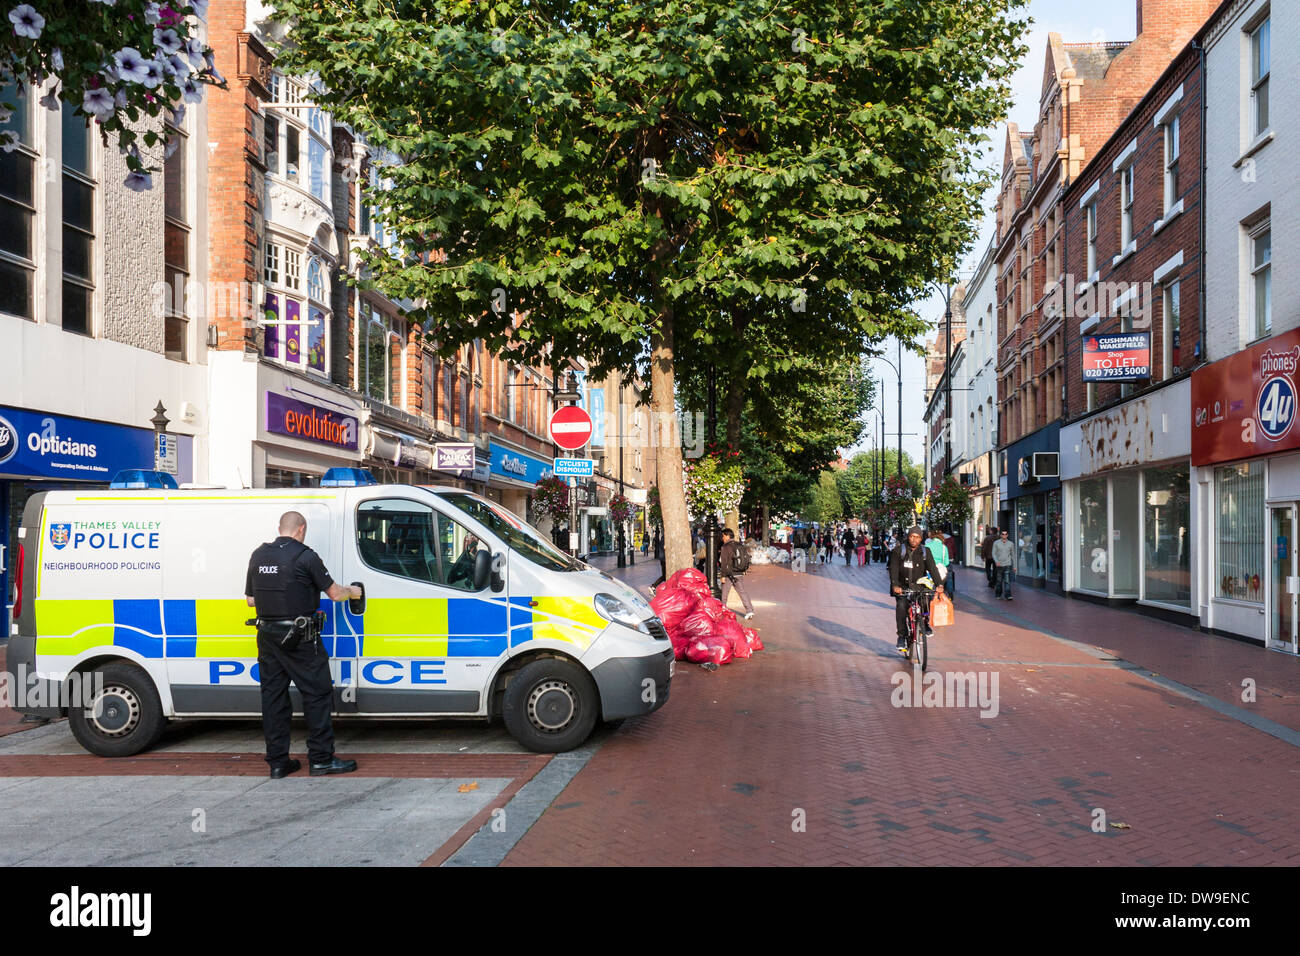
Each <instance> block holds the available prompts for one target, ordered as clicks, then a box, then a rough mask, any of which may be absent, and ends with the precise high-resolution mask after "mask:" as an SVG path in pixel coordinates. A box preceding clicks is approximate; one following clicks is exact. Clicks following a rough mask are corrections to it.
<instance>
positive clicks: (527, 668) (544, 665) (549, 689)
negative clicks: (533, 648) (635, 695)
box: [502, 658, 600, 754]
mask: <svg viewBox="0 0 1300 956" xmlns="http://www.w3.org/2000/svg"><path fill="white" fill-rule="evenodd" d="M599 716H600V696H599V694H598V693H597V692H596V684H595V682H594V681H593V680H592V679H591V677H590V675H589V674H588V673H587V672H586V671H585V670H583V669H582V668H581V667H578V666H577V665H576V664H570V663H568V662H567V661H561V660H555V659H553V658H546V659H543V660H538V661H533V662H532V663H531V664H526V665H524V666H523V667H522V668H520V670H519V672H518V673H516V674H515V675H514V677H513V678H512V679H511V681H510V684H509V686H507V687H506V696H505V700H504V702H503V707H502V718H503V719H504V720H505V724H506V729H507V730H509V731H510V736H511V737H514V738H515V740H517V741H519V743H521V744H523V745H524V746H525V747H527V748H528V749H529V750H531V751H533V752H534V753H541V754H556V753H563V752H564V751H566V750H572V749H573V748H574V747H577V746H578V745H579V744H581V743H582V742H583V741H584V740H586V739H587V738H588V737H589V736H590V735H591V731H592V728H593V727H595V726H596V718H597V717H599Z"/></svg>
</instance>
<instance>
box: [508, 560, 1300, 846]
mask: <svg viewBox="0 0 1300 956" xmlns="http://www.w3.org/2000/svg"><path fill="white" fill-rule="evenodd" d="M642 574H643V572H641V569H640V568H639V567H638V568H637V569H635V571H634V572H633V573H632V575H631V576H632V577H633V580H635V581H637V582H638V583H641V578H642ZM652 577H653V574H649V576H647V577H645V580H646V581H648V580H650V579H651V578H652ZM749 580H750V582H752V583H751V584H750V588H749V590H750V593H751V595H752V596H753V597H754V598H755V600H757V601H777V602H780V604H779V606H777V607H763V606H762V605H760V608H759V614H758V617H757V621H758V622H759V623H760V624H761V625H762V635H763V640H764V641H765V642H766V644H767V647H768V650H766V651H764V652H761V653H759V654H756V655H755V656H754V658H753V659H752V660H749V661H740V662H736V663H733V664H729V665H726V666H724V667H723V668H721V669H720V670H719V671H717V672H716V673H708V672H706V671H703V670H701V669H699V668H697V667H694V666H691V665H679V666H680V667H681V670H679V672H678V677H677V679H676V681H675V685H674V687H673V694H672V699H671V701H670V702H669V703H668V705H667V706H665V707H664V708H663V709H662V710H660V711H658V712H657V713H655V714H653V715H650V716H649V717H646V718H643V719H633V720H628V721H627V722H625V723H624V724H623V726H622V727H621V729H620V730H619V731H618V733H617V734H615V735H613V736H612V737H611V738H610V739H609V740H608V741H607V742H606V743H605V744H604V746H603V747H602V748H601V750H600V751H599V752H598V753H597V754H596V755H595V756H594V757H593V758H592V760H591V762H590V763H588V764H587V766H586V768H585V769H584V770H583V771H582V772H581V773H579V774H578V775H577V776H576V777H575V778H574V780H573V781H572V783H571V784H570V785H569V787H568V788H567V789H566V790H565V791H564V792H563V793H562V794H561V795H560V797H559V798H557V800H556V802H555V804H554V805H553V806H552V807H551V808H550V809H549V810H547V811H546V812H545V813H544V814H543V815H542V817H541V818H540V819H539V820H538V821H537V823H536V824H535V825H534V826H533V827H532V828H531V829H530V830H529V832H528V833H527V834H526V835H525V836H524V837H523V838H522V840H521V841H520V842H519V844H518V845H517V846H516V847H515V849H514V851H513V852H512V853H511V854H510V855H509V856H508V857H507V859H506V863H507V864H509V865H529V864H548V863H557V862H564V863H566V864H573V863H579V864H581V863H588V864H606V865H608V864H636V863H639V864H651V865H680V864H683V863H687V864H689V863H696V862H698V863H705V864H724V865H725V864H730V865H752V864H800V865H802V864H846V865H848V864H922V865H934V864H959V865H969V864H981V865H1008V864H1019V863H1033V864H1076V865H1089V864H1107V865H1172V864H1178V865H1196V864H1215V865H1223V864H1250V865H1259V864H1287V863H1290V864H1296V863H1297V862H1300V836H1298V834H1300V809H1297V807H1296V803H1297V801H1296V799H1295V795H1296V793H1298V792H1300V760H1297V756H1298V755H1297V751H1296V748H1295V747H1293V746H1291V745H1290V744H1287V743H1285V742H1283V741H1281V740H1278V739H1276V738H1274V737H1271V736H1269V735H1267V734H1264V733H1261V732H1259V731H1256V730H1254V729H1252V728H1250V727H1248V726H1246V725H1244V724H1242V723H1240V722H1239V721H1235V720H1232V719H1230V718H1228V717H1224V716H1221V715H1219V714H1217V713H1215V712H1214V711H1212V710H1210V709H1208V708H1207V707H1205V706H1202V705H1200V704H1198V703H1196V702H1195V701H1192V700H1190V699H1188V698H1185V697H1182V696H1180V695H1178V694H1174V693H1172V692H1170V691H1168V690H1166V689H1164V688H1162V687H1159V686H1157V685H1155V684H1153V683H1152V682H1150V681H1147V680H1144V679H1142V678H1141V677H1139V676H1137V675H1135V674H1132V673H1130V672H1128V671H1126V670H1123V669H1121V668H1119V667H1117V666H1116V665H1115V664H1114V663H1111V662H1107V661H1105V660H1098V659H1097V657H1096V656H1095V655H1089V654H1086V653H1084V652H1082V651H1080V650H1078V649H1076V648H1072V647H1069V646H1067V645H1064V644H1062V643H1061V642H1059V641H1055V640H1052V639H1051V638H1048V637H1046V636H1044V635H1042V634H1040V633H1037V632H1036V631H1033V630H1031V629H1029V628H1026V627H1022V626H1020V625H1018V624H1016V623H1014V622H1012V621H1009V620H1008V619H1007V618H1005V617H1004V616H1002V614H1001V613H999V612H1001V611H1003V610H1006V611H1010V612H1012V613H1014V614H1017V615H1020V616H1021V617H1024V618H1030V619H1041V620H1044V621H1045V622H1046V623H1047V626H1048V627H1049V628H1050V629H1052V630H1054V631H1056V632H1057V633H1061V634H1063V635H1066V636H1071V637H1073V638H1075V639H1081V640H1086V639H1087V637H1086V636H1090V637H1092V638H1093V639H1094V640H1105V641H1106V642H1108V643H1109V644H1111V645H1113V647H1114V650H1115V651H1116V652H1117V653H1118V652H1121V651H1122V656H1123V657H1125V658H1126V659H1128V660H1130V661H1133V662H1134V663H1138V664H1142V665H1143V666H1147V667H1150V668H1152V669H1153V670H1156V671H1159V672H1160V673H1162V674H1165V675H1167V676H1169V677H1172V678H1174V679H1175V680H1180V681H1184V682H1185V683H1188V684H1193V685H1197V682H1198V681H1200V682H1201V683H1202V684H1204V685H1205V689H1206V690H1207V692H1209V690H1210V687H1219V688H1220V690H1221V692H1222V690H1223V688H1225V687H1228V686H1231V685H1232V684H1235V683H1239V680H1238V678H1237V676H1236V673H1234V671H1239V668H1240V667H1245V668H1247V669H1248V671H1249V673H1247V674H1246V676H1255V677H1256V679H1257V680H1258V681H1259V682H1260V686H1261V688H1264V687H1266V686H1267V687H1268V688H1270V689H1271V692H1276V693H1277V694H1278V696H1276V697H1270V698H1269V700H1270V703H1269V705H1268V707H1269V709H1268V710H1267V711H1264V709H1263V708H1261V709H1260V710H1259V711H1258V712H1260V713H1264V714H1265V716H1270V717H1271V718H1272V719H1275V720H1279V721H1282V722H1288V723H1290V722H1292V721H1291V715H1293V714H1294V702H1293V699H1292V698H1293V690H1292V688H1293V687H1294V684H1293V683H1292V681H1293V675H1294V674H1295V673H1296V671H1295V662H1294V661H1293V660H1291V659H1290V658H1287V657H1284V656H1282V655H1278V654H1272V653H1268V652H1265V651H1263V650H1262V649H1258V648H1252V647H1248V646H1245V645H1237V644H1236V643H1235V642H1231V641H1226V640H1224V639H1222V638H1215V637H1211V636H1208V635H1204V634H1199V633H1196V632H1194V631H1191V630H1188V629H1179V628H1177V627H1175V626H1173V625H1166V624H1163V623H1161V622H1156V621H1151V620H1149V619H1147V618H1145V617H1141V616H1137V615H1135V614H1133V613H1131V612H1127V611H1122V610H1117V609H1110V608H1104V607H1098V606H1096V605H1091V604H1085V603H1083V602H1078V601H1067V600H1064V599H1062V598H1059V597H1056V596H1053V595H1046V594H1042V595H1039V594H1032V593H1030V592H1028V591H1027V590H1026V589H1024V588H1022V589H1020V590H1019V591H1017V594H1016V601H1015V602H1013V603H1011V604H1006V605H994V604H992V603H990V604H989V610H980V609H976V608H975V606H974V604H973V603H972V602H965V604H964V605H963V602H962V601H961V596H960V593H959V596H958V603H957V612H958V619H957V626H956V627H953V628H946V629H941V630H940V632H939V634H938V636H937V638H936V640H935V642H934V649H933V652H932V663H931V669H932V670H937V671H944V670H948V669H952V670H962V671H966V670H976V671H978V670H987V671H994V672H996V673H997V674H998V676H999V682H1000V691H1001V694H1000V705H1001V709H1000V713H999V715H998V716H997V717H995V718H992V719H983V718H981V717H980V716H979V715H978V712H977V711H976V710H974V709H956V708H946V709H900V708H895V707H893V706H892V705H891V703H890V694H891V691H892V690H893V689H894V688H893V685H892V684H891V682H890V677H891V675H892V674H894V673H895V672H897V671H899V670H900V665H901V661H900V660H899V659H898V658H897V657H896V656H895V652H894V650H893V608H892V604H891V603H890V601H889V599H888V598H887V597H886V595H885V593H884V572H883V570H882V569H881V568H880V567H879V566H878V565H872V566H870V567H868V568H856V567H854V568H849V569H846V568H844V566H843V565H842V564H841V565H838V566H835V567H823V568H819V569H818V570H817V572H815V573H814V574H810V575H804V576H796V575H792V574H791V573H790V572H789V571H788V570H786V569H785V568H779V567H778V568H770V567H759V568H755V569H754V570H753V571H752V572H751V575H750V579H749ZM959 583H965V584H971V583H977V584H978V587H979V588H983V582H982V580H980V576H979V572H978V570H974V571H972V570H966V572H965V580H964V581H963V582H959ZM971 590H974V589H971ZM976 593H977V594H978V592H976ZM985 594H987V590H985V592H984V594H979V595H978V597H979V599H980V600H984V599H985V596H984V595H985ZM1145 634H1154V635H1155V636H1154V637H1153V638H1151V639H1149V640H1148V641H1146V642H1143V641H1142V640H1141V638H1142V636H1143V635H1145ZM1085 635H1086V636H1085ZM1198 642H1199V643H1200V644H1206V643H1208V644H1210V645H1212V646H1209V647H1201V646H1197V645H1198ZM979 661H990V662H999V663H996V664H988V665H980V664H978V663H976V662H979ZM1002 662H1010V663H1002ZM1216 667H1217V668H1220V670H1219V671H1216V670H1215V668H1216ZM1266 678H1267V679H1266ZM1198 686H1199V685H1198ZM1224 696H1225V698H1228V697H1231V698H1232V700H1233V701H1234V702H1236V703H1240V702H1239V700H1237V699H1236V698H1235V696H1232V695H1228V694H1225V695H1224ZM1261 696H1262V695H1261ZM1097 808H1100V809H1102V810H1104V812H1105V814H1106V822H1107V823H1115V822H1123V823H1127V824H1128V825H1129V827H1130V828H1129V829H1123V830H1121V829H1114V828H1111V827H1109V826H1107V827H1106V828H1105V832H1103V833H1100V834H1099V833H1094V832H1093V831H1092V829H1091V824H1092V822H1093V819H1094V815H1093V811H1094V809H1097ZM799 811H803V813H804V814H806V832H794V830H793V829H792V822H793V821H794V820H795V818H796V816H798V815H799Z"/></svg>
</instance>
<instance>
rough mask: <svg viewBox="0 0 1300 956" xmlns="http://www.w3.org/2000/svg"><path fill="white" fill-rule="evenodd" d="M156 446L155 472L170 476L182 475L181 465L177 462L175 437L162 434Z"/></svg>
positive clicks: (159, 435)
mask: <svg viewBox="0 0 1300 956" xmlns="http://www.w3.org/2000/svg"><path fill="white" fill-rule="evenodd" d="M156 439H157V441H156V443H155V446H154V470H155V471H165V472H167V474H169V475H179V474H180V471H181V469H180V463H179V462H178V460H177V454H176V451H177V441H176V436H175V435H169V434H167V433H166V432H162V433H160V434H158V435H157V436H156Z"/></svg>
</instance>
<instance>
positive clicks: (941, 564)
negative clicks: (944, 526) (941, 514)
mask: <svg viewBox="0 0 1300 956" xmlns="http://www.w3.org/2000/svg"><path fill="white" fill-rule="evenodd" d="M925 546H926V548H928V549H929V551H930V556H931V557H933V558H934V565H935V568H936V569H938V571H939V577H938V578H936V579H935V580H936V581H937V582H938V583H939V584H942V585H943V586H944V587H945V588H946V589H947V590H948V592H949V596H951V594H952V588H951V587H950V586H949V579H950V578H951V577H952V566H951V565H952V557H951V555H949V554H948V546H947V545H946V544H945V543H944V540H943V532H942V531H940V530H938V529H937V528H936V529H933V530H931V531H930V536H929V538H927V539H926V542H925Z"/></svg>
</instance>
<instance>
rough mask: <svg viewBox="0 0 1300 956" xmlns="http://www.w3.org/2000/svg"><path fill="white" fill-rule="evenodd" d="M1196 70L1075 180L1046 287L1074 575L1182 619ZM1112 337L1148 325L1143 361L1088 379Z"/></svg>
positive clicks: (1187, 574) (1183, 67) (1068, 565)
mask: <svg viewBox="0 0 1300 956" xmlns="http://www.w3.org/2000/svg"><path fill="white" fill-rule="evenodd" d="M1201 81H1202V71H1201V50H1200V49H1199V47H1198V46H1197V45H1196V44H1188V45H1187V46H1185V47H1184V48H1183V50H1182V51H1181V52H1180V53H1179V55H1178V56H1177V57H1176V58H1175V59H1174V61H1173V62H1172V63H1171V64H1170V65H1169V67H1168V68H1167V69H1166V70H1165V72H1164V73H1163V74H1162V75H1161V76H1160V77H1159V78H1158V79H1157V80H1156V82H1155V83H1154V84H1153V85H1152V86H1151V88H1150V89H1149V90H1148V91H1147V93H1146V95H1145V96H1144V97H1143V98H1142V99H1141V100H1140V101H1139V102H1138V103H1137V104H1136V106H1135V107H1134V109H1133V110H1132V111H1131V112H1130V113H1129V115H1128V116H1127V118H1126V119H1125V120H1124V122H1123V123H1122V124H1121V125H1120V126H1119V128H1118V129H1117V130H1116V131H1115V132H1114V134H1113V135H1112V136H1111V137H1110V138H1109V139H1108V140H1107V141H1106V142H1105V143H1104V144H1103V145H1102V146H1101V147H1100V148H1099V149H1098V150H1097V152H1096V154H1095V156H1094V157H1093V159H1092V160H1091V162H1089V163H1088V165H1087V166H1086V167H1085V168H1084V169H1083V170H1082V171H1081V172H1080V174H1079V175H1078V176H1077V177H1076V178H1075V179H1074V181H1073V182H1071V183H1070V184H1069V186H1068V187H1067V188H1066V190H1065V193H1064V204H1063V208H1064V211H1065V250H1066V253H1065V270H1064V272H1065V276H1064V280H1063V282H1062V285H1061V286H1060V287H1058V290H1057V294H1056V295H1055V296H1053V298H1052V309H1053V310H1055V311H1060V312H1062V313H1063V314H1064V316H1065V323H1066V326H1067V328H1068V329H1069V335H1068V338H1067V341H1068V347H1067V353H1068V355H1069V369H1070V374H1069V378H1068V381H1067V383H1066V417H1067V424H1066V426H1065V427H1064V428H1063V429H1062V431H1061V479H1062V483H1063V490H1064V507H1063V512H1064V522H1063V525H1064V527H1063V544H1062V549H1063V558H1064V564H1065V582H1064V583H1065V588H1066V589H1067V590H1069V591H1072V592H1076V593H1079V594H1081V595H1091V596H1094V597H1096V598H1098V599H1102V598H1104V599H1106V600H1108V601H1120V602H1141V603H1143V604H1144V606H1149V607H1151V608H1155V609H1157V610H1159V611H1160V612H1161V613H1164V614H1169V615H1176V616H1181V617H1185V618H1187V619H1188V620H1190V619H1191V612H1192V601H1193V592H1192V571H1191V568H1192V564H1191V561H1192V546H1193V535H1192V527H1191V488H1190V474H1189V457H1190V453H1191V429H1190V422H1189V418H1188V412H1189V405H1190V402H1189V395H1190V382H1189V375H1190V373H1191V369H1192V366H1193V364H1195V362H1196V361H1197V356H1198V355H1199V354H1200V353H1201V351H1202V350H1203V346H1202V345H1201V344H1200V336H1199V328H1200V318H1201V312H1200V293H1201V278H1200V277H1201V256H1202V253H1201V229H1202V221H1203V209H1202V205H1201V195H1202V191H1201V186H1202V184H1201V167H1202V151H1201V125H1202V97H1201V87H1202V82H1201ZM1115 335H1118V336H1128V337H1129V338H1128V339H1127V340H1125V339H1120V340H1114V339H1111V340H1109V341H1110V342H1111V343H1112V344H1114V345H1116V346H1120V345H1123V344H1125V342H1126V341H1128V342H1130V343H1131V342H1137V341H1140V339H1134V338H1132V336H1134V335H1136V336H1143V335H1149V344H1150V351H1149V374H1148V375H1146V376H1143V377H1141V378H1136V380H1131V381H1106V380H1101V381H1096V380H1094V381H1085V378H1084V348H1085V343H1096V342H1099V341H1100V342H1101V343H1102V344H1103V345H1104V344H1105V343H1106V342H1107V341H1108V340H1105V339H1100V338H1099V337H1102V336H1115ZM1114 371H1120V370H1119V369H1116V370H1114ZM1093 374H1096V373H1093ZM1125 377H1126V378H1127V377H1128V376H1125Z"/></svg>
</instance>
